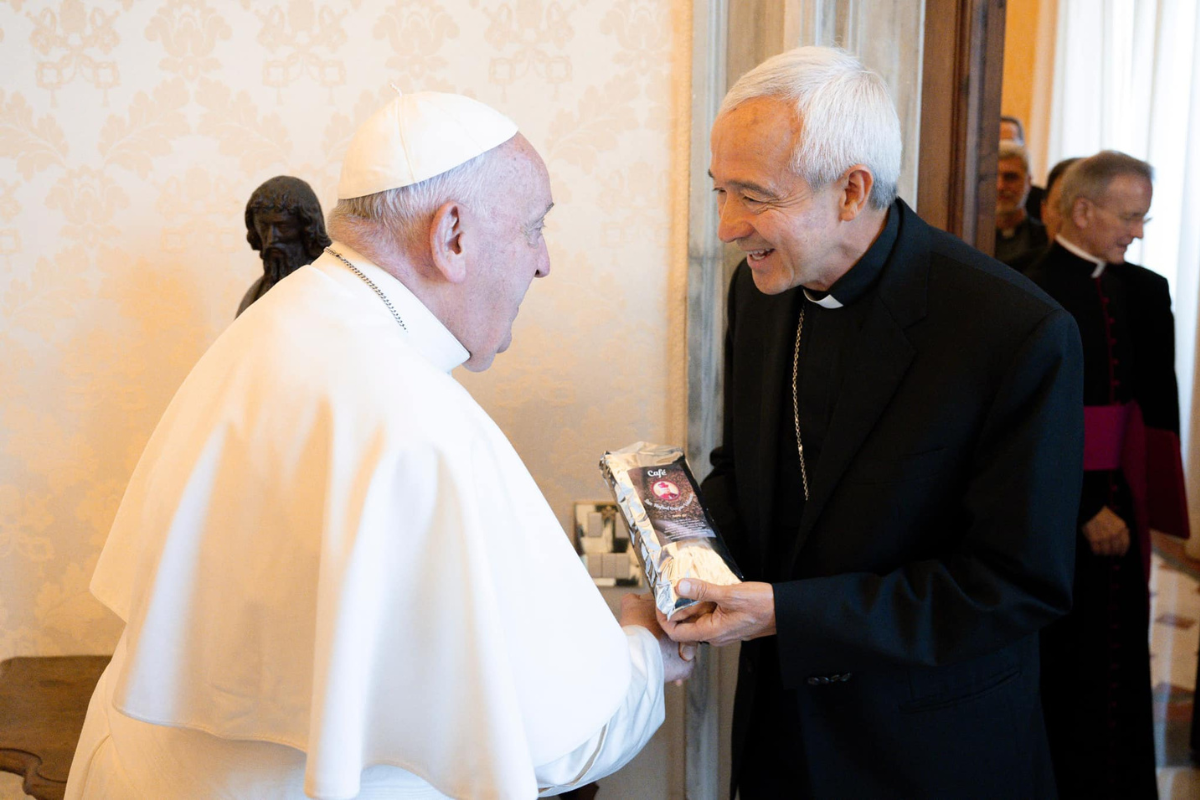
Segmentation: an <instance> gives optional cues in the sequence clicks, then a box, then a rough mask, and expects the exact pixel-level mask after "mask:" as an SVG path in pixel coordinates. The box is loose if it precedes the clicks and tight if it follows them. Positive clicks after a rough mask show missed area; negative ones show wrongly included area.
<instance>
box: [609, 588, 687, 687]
mask: <svg viewBox="0 0 1200 800" xmlns="http://www.w3.org/2000/svg"><path fill="white" fill-rule="evenodd" d="M626 625H640V626H641V627H643V628H645V629H646V630H648V631H650V632H651V633H653V634H654V636H655V638H656V639H658V644H659V647H660V648H661V650H662V658H663V679H664V680H666V681H683V680H686V679H687V678H689V677H691V674H692V668H693V667H695V665H696V661H695V659H696V648H695V646H694V645H691V644H677V643H675V642H674V641H672V640H671V639H669V638H667V635H666V633H665V632H664V631H663V629H662V627H661V626H660V625H659V624H658V618H657V617H656V616H655V608H654V598H653V597H652V596H650V595H649V594H627V595H625V596H624V597H622V598H621V626H622V627H625V626H626Z"/></svg>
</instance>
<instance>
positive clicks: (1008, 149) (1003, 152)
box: [996, 139, 1029, 175]
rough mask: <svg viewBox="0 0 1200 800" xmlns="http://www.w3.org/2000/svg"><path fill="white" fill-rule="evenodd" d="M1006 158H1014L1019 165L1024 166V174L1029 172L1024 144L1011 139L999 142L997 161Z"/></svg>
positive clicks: (1027, 152) (1027, 154)
mask: <svg viewBox="0 0 1200 800" xmlns="http://www.w3.org/2000/svg"><path fill="white" fill-rule="evenodd" d="M1006 158H1015V159H1017V160H1019V161H1020V162H1021V166H1022V167H1024V168H1025V174H1026V175H1028V174H1029V151H1028V150H1026V149H1025V147H1024V145H1020V144H1017V143H1016V142H1015V141H1013V140H1012V139H1005V140H1003V141H1002V142H1000V148H999V150H998V151H997V154H996V160H997V161H1003V160H1004V159H1006Z"/></svg>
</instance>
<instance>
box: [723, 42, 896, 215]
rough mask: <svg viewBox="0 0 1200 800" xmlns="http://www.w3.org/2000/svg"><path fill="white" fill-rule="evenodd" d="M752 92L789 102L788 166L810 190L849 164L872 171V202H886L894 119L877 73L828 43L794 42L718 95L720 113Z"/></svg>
mask: <svg viewBox="0 0 1200 800" xmlns="http://www.w3.org/2000/svg"><path fill="white" fill-rule="evenodd" d="M757 97H777V98H780V99H782V100H784V101H787V102H790V103H792V104H794V107H795V110H796V117H797V119H799V121H800V136H799V140H798V141H797V142H796V149H795V151H794V152H793V153H792V170H793V171H794V172H795V173H796V174H797V175H799V176H800V177H802V178H803V179H804V180H805V181H806V182H807V183H808V184H809V186H811V187H812V188H813V190H815V191H819V190H820V189H823V188H824V187H826V186H828V185H829V184H830V183H832V182H833V181H835V180H837V179H838V178H840V177H841V176H842V174H843V173H844V172H845V171H846V170H847V169H849V168H850V167H852V166H854V165H855V164H862V165H864V166H866V168H867V169H869V170H870V171H871V175H872V177H873V178H874V179H875V184H874V186H872V188H871V197H870V201H871V206H872V207H873V208H876V209H883V208H887V207H888V206H890V205H891V204H892V201H893V200H895V199H896V182H897V181H898V180H899V179H900V151H901V147H902V145H901V139H900V119H899V117H897V116H896V107H895V105H894V104H893V103H892V98H891V96H890V95H889V94H888V90H887V87H886V86H885V85H884V83H883V79H882V78H880V77H879V76H878V75H877V74H875V73H874V72H872V71H871V70H869V69H867V68H866V67H864V66H863V65H862V62H860V61H859V60H858V59H857V58H855V57H854V56H852V55H850V54H849V53H847V52H846V51H845V50H841V49H838V48H834V47H797V48H795V49H794V50H788V51H787V52H784V53H780V54H779V55H777V56H774V57H772V58H769V59H767V60H766V61H764V62H763V63H761V64H759V65H758V66H757V67H755V68H754V69H752V70H750V71H749V72H747V73H746V74H745V75H743V76H742V77H741V78H739V79H738V81H737V83H735V84H734V85H733V88H732V89H730V90H729V93H728V94H726V95H725V100H724V101H723V102H722V103H721V110H720V112H719V113H720V114H725V113H727V112H729V111H732V110H733V109H735V108H737V107H738V106H740V105H741V104H742V103H745V102H747V101H748V100H753V99H755V98H757Z"/></svg>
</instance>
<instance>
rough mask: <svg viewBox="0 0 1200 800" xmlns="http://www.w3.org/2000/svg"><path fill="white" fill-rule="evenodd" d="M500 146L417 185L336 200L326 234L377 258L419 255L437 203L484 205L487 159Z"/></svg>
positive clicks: (487, 170) (487, 171) (330, 213)
mask: <svg viewBox="0 0 1200 800" xmlns="http://www.w3.org/2000/svg"><path fill="white" fill-rule="evenodd" d="M510 141H511V140H510ZM505 144H507V142H506V143H505ZM504 146H505V145H503V144H502V145H500V146H499V147H493V148H492V149H491V150H488V151H487V152H486V153H481V154H480V155H477V156H475V157H474V158H472V159H471V160H469V161H466V162H463V163H462V164H459V165H458V166H457V167H454V168H453V169H450V170H447V171H446V172H443V173H441V174H440V175H434V176H433V177H432V178H428V179H426V180H423V181H421V182H420V183H414V184H411V185H409V186H401V187H400V188H398V189H387V190H386V191H382V192H376V193H375V194H368V195H363V196H362V197H352V198H349V199H345V200H338V203H337V205H336V206H334V207H333V209H332V210H331V211H330V212H329V224H328V229H329V233H330V235H331V236H332V237H333V238H334V239H342V240H352V241H359V242H363V243H365V244H368V245H369V246H371V247H372V248H374V249H375V251H376V253H378V254H380V255H390V256H393V257H395V256H399V255H409V256H419V255H420V254H421V253H422V248H423V247H425V246H426V244H425V237H426V236H427V234H428V231H429V225H430V223H431V222H432V220H433V214H434V212H435V211H437V210H438V208H439V207H441V206H442V204H444V203H446V202H449V201H451V200H453V201H455V202H458V203H462V204H463V205H465V206H480V205H481V204H482V203H483V202H484V196H485V194H486V192H485V191H484V190H485V189H486V187H487V185H488V182H489V181H488V178H489V177H490V175H491V170H490V169H489V167H490V165H491V164H492V162H493V161H494V160H495V159H493V158H492V157H491V156H492V155H493V154H494V153H495V152H496V151H497V150H499V149H500V148H502V147H504Z"/></svg>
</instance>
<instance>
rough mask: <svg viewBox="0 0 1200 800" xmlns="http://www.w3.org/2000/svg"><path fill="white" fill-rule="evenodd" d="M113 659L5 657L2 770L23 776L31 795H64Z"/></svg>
mask: <svg viewBox="0 0 1200 800" xmlns="http://www.w3.org/2000/svg"><path fill="white" fill-rule="evenodd" d="M108 662H109V656H55V657H36V658H10V659H8V660H7V661H2V662H0V770H4V771H5V772H12V773H15V774H17V775H20V776H21V777H23V778H24V779H25V784H24V787H23V788H24V789H25V792H26V794H30V795H33V796H34V797H36V798H38V799H39V800H62V797H63V792H64V791H65V790H66V788H67V773H68V772H69V771H70V769H71V758H72V757H73V756H74V755H75V744H76V743H77V742H78V741H79V732H80V730H82V729H83V718H84V716H86V715H87V707H88V701H89V700H90V699H91V697H92V690H94V689H95V688H96V682H97V681H98V680H100V673H102V672H104V668H105V667H106V666H108Z"/></svg>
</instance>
